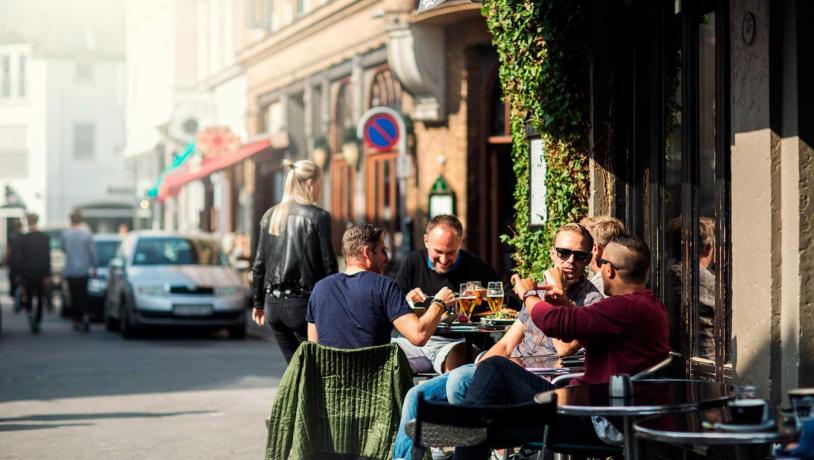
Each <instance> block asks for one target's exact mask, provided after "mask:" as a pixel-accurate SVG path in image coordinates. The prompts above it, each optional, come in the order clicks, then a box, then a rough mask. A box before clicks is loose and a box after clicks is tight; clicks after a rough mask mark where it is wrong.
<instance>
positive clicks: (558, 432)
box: [453, 356, 606, 459]
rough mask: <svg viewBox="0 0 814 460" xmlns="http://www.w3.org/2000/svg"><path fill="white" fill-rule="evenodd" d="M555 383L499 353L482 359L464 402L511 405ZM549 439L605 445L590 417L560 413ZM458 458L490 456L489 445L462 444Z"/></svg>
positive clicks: (530, 397)
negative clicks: (472, 445)
mask: <svg viewBox="0 0 814 460" xmlns="http://www.w3.org/2000/svg"><path fill="white" fill-rule="evenodd" d="M553 389H554V385H552V384H551V382H549V381H548V380H545V379H543V378H541V377H538V376H536V375H534V374H532V373H531V372H529V371H527V370H525V369H523V368H522V367H520V366H518V365H517V364H515V363H513V362H512V361H510V360H508V359H506V358H503V357H500V356H496V357H493V358H489V359H487V360H485V361H482V362H481V363H480V364H479V365H478V368H477V370H476V371H475V375H474V377H473V378H472V384H471V385H470V386H469V391H468V392H467V394H466V399H465V400H464V402H463V404H483V405H489V404H492V405H511V404H521V403H527V402H531V401H533V400H534V395H536V394H537V393H540V392H542V391H548V390H553ZM548 443H549V444H552V443H568V444H598V445H605V446H606V444H603V443H602V441H600V440H599V438H598V437H597V436H596V432H595V431H594V426H593V423H591V419H590V418H589V417H569V416H564V415H558V416H557V417H556V420H555V421H554V422H553V423H551V425H549V433H548ZM453 458H454V459H487V458H489V449H488V448H487V447H486V446H474V447H458V448H456V449H455V455H454V457H453Z"/></svg>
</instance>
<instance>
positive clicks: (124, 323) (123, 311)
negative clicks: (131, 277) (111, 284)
mask: <svg viewBox="0 0 814 460" xmlns="http://www.w3.org/2000/svg"><path fill="white" fill-rule="evenodd" d="M119 330H120V331H121V333H122V337H124V338H125V339H132V338H135V337H136V335H137V333H138V327H137V326H136V325H135V324H133V322H132V320H131V319H130V309H129V308H127V302H126V301H125V299H124V296H122V300H121V301H120V302H119Z"/></svg>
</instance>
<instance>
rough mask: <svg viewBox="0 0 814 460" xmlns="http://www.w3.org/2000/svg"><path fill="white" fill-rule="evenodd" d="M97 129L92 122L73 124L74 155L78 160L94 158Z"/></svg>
mask: <svg viewBox="0 0 814 460" xmlns="http://www.w3.org/2000/svg"><path fill="white" fill-rule="evenodd" d="M95 134H96V129H95V127H94V126H93V124H91V123H76V124H74V126H73V156H74V158H75V159H77V160H89V159H92V158H93V155H94V151H95V147H96V145H95V139H94V136H95Z"/></svg>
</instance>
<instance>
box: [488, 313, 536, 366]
mask: <svg viewBox="0 0 814 460" xmlns="http://www.w3.org/2000/svg"><path fill="white" fill-rule="evenodd" d="M525 331H526V326H524V325H523V323H521V322H520V321H515V322H514V323H513V324H512V327H510V328H509V330H508V331H507V332H506V334H505V335H503V338H501V339H500V340H498V342H497V343H496V344H494V345H492V348H490V349H489V351H487V352H486V354H485V355H483V357H482V358H481V359H480V360H481V361H483V360H484V359H486V358H491V357H492V356H503V357H504V358H508V357H509V356H510V355H511V354H512V350H514V349H515V347H517V346H518V345H520V342H521V341H522V340H523V333H524V332H525Z"/></svg>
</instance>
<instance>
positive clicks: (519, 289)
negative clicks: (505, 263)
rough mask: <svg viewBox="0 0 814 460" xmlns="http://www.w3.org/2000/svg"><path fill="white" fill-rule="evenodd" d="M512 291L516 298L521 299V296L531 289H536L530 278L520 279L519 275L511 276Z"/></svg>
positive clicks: (535, 284)
mask: <svg viewBox="0 0 814 460" xmlns="http://www.w3.org/2000/svg"><path fill="white" fill-rule="evenodd" d="M511 281H512V289H514V293H515V294H517V297H520V299H522V298H523V295H524V294H525V293H526V291H530V290H532V289H537V282H536V281H534V280H533V279H530V278H526V279H523V278H520V276H519V275H512V278H511Z"/></svg>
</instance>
